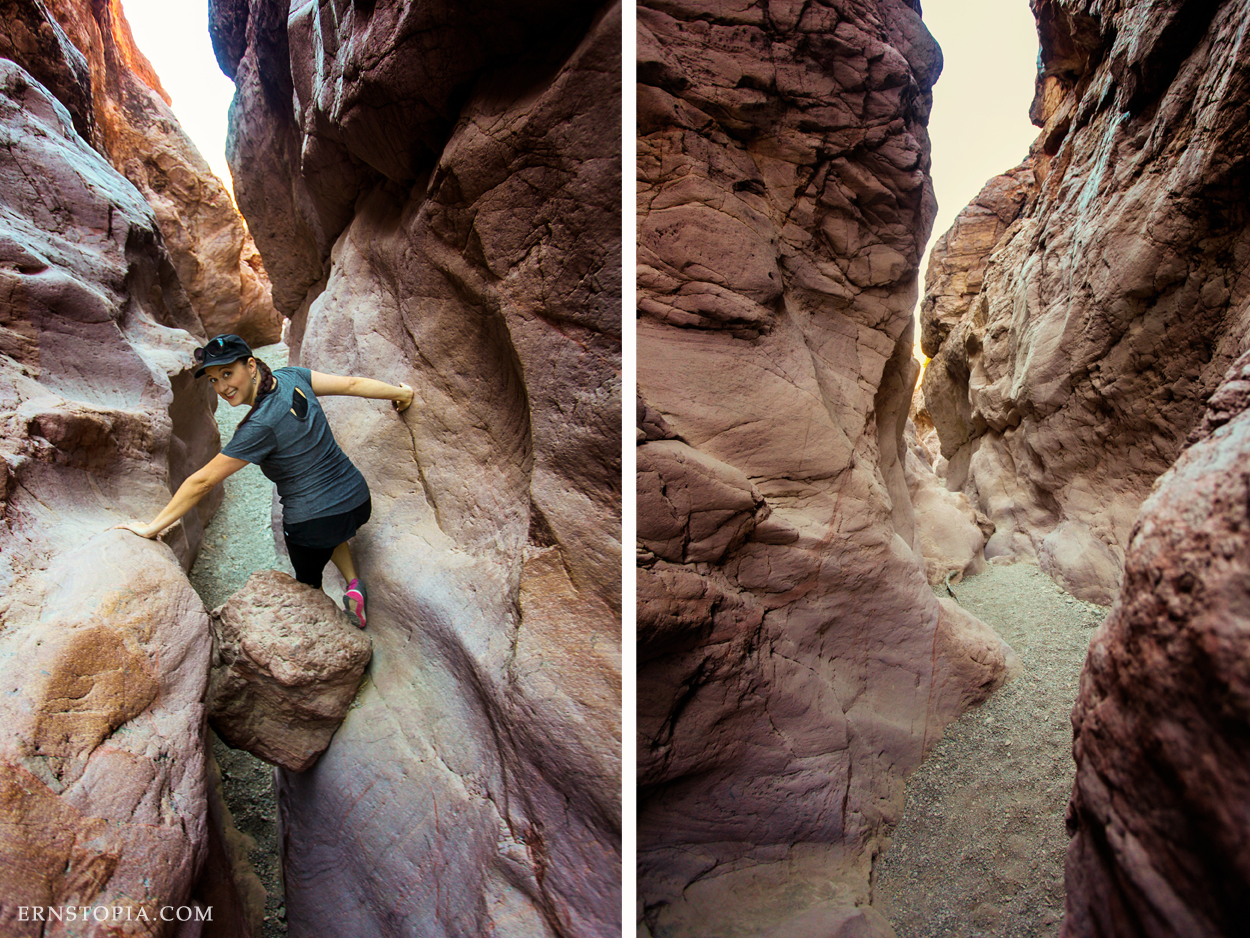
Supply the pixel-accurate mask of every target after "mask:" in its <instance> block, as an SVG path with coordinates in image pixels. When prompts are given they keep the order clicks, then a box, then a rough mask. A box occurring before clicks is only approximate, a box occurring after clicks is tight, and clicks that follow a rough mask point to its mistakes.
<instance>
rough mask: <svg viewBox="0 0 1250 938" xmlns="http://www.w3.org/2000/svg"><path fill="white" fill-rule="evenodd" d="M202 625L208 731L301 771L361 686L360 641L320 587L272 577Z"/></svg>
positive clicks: (256, 577) (255, 577) (254, 580)
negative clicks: (208, 642)
mask: <svg viewBox="0 0 1250 938" xmlns="http://www.w3.org/2000/svg"><path fill="white" fill-rule="evenodd" d="M210 619H211V623H212V629H213V671H212V677H211V679H210V681H209V685H208V696H207V697H206V698H205V703H206V706H207V707H208V721H209V725H210V726H212V728H213V730H214V731H215V732H216V733H217V735H218V736H220V737H221V738H222V739H223V740H224V741H225V742H226V743H228V744H229V745H231V746H233V747H234V748H235V749H246V750H247V751H248V752H250V753H251V754H252V755H254V756H259V757H260V758H262V759H264V760H266V761H267V762H272V763H274V764H275V765H280V766H282V767H283V768H286V769H290V770H291V771H292V772H302V771H304V770H305V769H307V768H308V767H309V766H310V765H312V764H313V763H314V762H316V761H317V757H318V756H319V755H321V753H322V752H324V751H325V748H326V747H327V746H328V745H330V737H332V736H333V735H334V731H335V730H336V729H338V726H339V724H340V723H342V722H343V717H345V716H346V715H347V708H348V706H349V705H350V704H351V702H352V698H353V697H355V696H356V691H357V689H358V688H359V687H360V684H361V682H362V681H363V680H364V676H365V667H366V665H368V663H369V657H370V654H371V653H372V651H371V643H370V641H369V638H368V636H367V635H365V634H364V633H363V632H362V631H360V630H359V629H358V628H356V626H355V625H353V624H351V623H349V622H348V620H347V617H346V615H345V614H344V613H343V610H342V609H340V608H339V607H338V606H336V605H335V604H334V601H333V600H332V599H330V597H329V596H327V595H326V594H325V593H324V592H323V591H322V590H314V589H312V588H311V587H308V586H304V585H302V584H300V583H297V582H296V581H295V579H294V577H291V576H289V575H287V574H285V573H281V572H279V571H277V570H262V571H260V572H257V573H253V574H252V576H251V577H250V578H248V581H247V583H246V584H245V585H244V586H243V588H242V589H240V590H239V591H238V592H237V593H235V594H234V595H233V596H231V597H230V598H229V599H228V600H227V601H226V602H225V604H223V605H222V606H219V607H218V608H216V609H214V610H213V612H212V614H211V616H210Z"/></svg>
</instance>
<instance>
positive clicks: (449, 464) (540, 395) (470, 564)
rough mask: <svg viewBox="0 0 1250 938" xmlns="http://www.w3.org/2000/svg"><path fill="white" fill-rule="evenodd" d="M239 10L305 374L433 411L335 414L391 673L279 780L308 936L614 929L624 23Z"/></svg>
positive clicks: (233, 13) (252, 133)
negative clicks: (363, 514) (363, 521)
mask: <svg viewBox="0 0 1250 938" xmlns="http://www.w3.org/2000/svg"><path fill="white" fill-rule="evenodd" d="M211 15H212V18H213V22H214V23H215V24H216V25H215V27H214V29H215V31H216V35H217V37H218V39H217V43H218V48H219V50H220V53H221V57H222V59H223V62H224V64H226V65H227V67H228V68H230V69H231V71H232V73H233V74H234V76H235V81H236V87H237V89H238V92H237V95H236V98H235V103H234V106H233V109H232V127H233V128H234V130H233V134H232V137H231V140H230V142H229V149H230V159H231V165H232V166H233V167H234V175H235V180H236V191H237V193H238V196H239V205H240V208H241V209H242V211H243V213H244V215H245V216H246V217H247V218H248V220H249V224H250V226H251V229H252V231H253V233H254V234H255V237H256V240H257V243H258V244H259V245H260V247H261V249H262V250H263V251H264V254H265V261H266V265H267V268H268V270H269V271H270V274H271V275H272V277H273V283H274V296H275V301H276V302H277V304H278V306H279V307H280V308H282V309H284V310H287V311H289V312H290V313H291V315H292V321H291V328H290V331H289V344H290V347H291V353H292V360H293V362H296V363H298V364H301V365H304V366H306V367H310V368H314V369H316V370H318V371H323V372H331V373H335V374H358V375H367V376H370V377H375V378H379V379H381V380H384V381H387V382H390V383H394V384H397V383H399V382H401V381H402V382H405V383H407V384H408V385H410V386H411V387H413V388H414V390H415V392H416V400H415V402H414V404H413V405H412V407H411V408H410V409H409V410H408V411H406V412H404V414H402V415H399V416H397V415H396V413H395V412H394V410H393V409H391V408H390V407H389V405H387V404H386V403H385V402H375V401H364V400H359V399H353V398H327V399H326V400H325V401H324V406H325V410H326V413H327V416H328V418H329V420H330V423H331V424H332V425H333V427H334V430H335V433H336V435H337V438H338V440H339V442H340V444H341V445H342V446H343V448H344V450H345V451H346V452H347V454H348V455H349V456H350V457H351V459H352V460H353V461H354V462H355V463H356V464H357V465H358V466H359V467H360V469H361V471H362V472H363V474H364V475H365V477H366V479H367V480H368V482H369V485H370V487H371V489H372V493H373V506H374V507H373V518H372V519H371V520H370V522H369V524H367V525H365V526H364V527H363V528H362V529H361V530H360V532H359V533H358V534H357V536H356V538H355V539H354V541H353V542H352V550H353V552H354V555H355V557H356V565H357V569H358V571H359V573H360V576H361V578H362V579H363V580H364V581H365V582H366V583H368V586H369V594H370V595H369V602H370V608H369V635H370V636H371V638H372V639H373V642H374V651H373V654H374V658H373V663H372V664H371V665H370V681H369V683H368V685H367V686H366V687H365V688H364V690H363V691H362V692H361V694H360V695H359V698H358V703H357V709H354V710H352V712H351V714H350V715H349V717H348V719H347V720H346V721H345V722H344V723H343V725H342V726H341V727H340V729H339V731H338V732H337V733H336V735H335V736H334V739H333V741H332V743H331V745H330V747H329V749H327V750H326V752H325V753H324V754H323V755H322V756H321V758H320V759H319V760H318V762H317V764H316V765H315V766H314V767H313V768H312V769H310V770H308V771H306V772H304V773H300V774H295V773H290V772H287V771H285V770H283V771H280V772H279V773H278V778H279V783H278V786H279V787H278V794H279V802H280V808H281V811H282V818H283V834H284V838H285V840H284V850H285V856H284V861H285V868H284V882H285V886H286V903H287V905H286V907H287V919H288V924H289V929H290V934H291V935H292V936H299V935H307V936H316V938H329V936H338V935H341V936H343V938H348V936H350V938H355V936H357V935H361V934H369V935H377V936H380V938H386V936H396V938H398V936H401V935H408V934H413V933H425V932H434V931H441V932H447V933H464V934H499V935H510V936H522V935H525V936H528V935H544V936H545V935H551V934H559V935H571V936H586V938H589V936H598V935H602V934H614V933H616V932H618V931H619V930H620V927H621V923H620V888H621V886H620V882H621V877H620V830H621V817H620V772H621V767H620V712H621V697H620V613H621V597H620V517H619V515H620V485H621V482H620V442H621V440H620V406H621V404H620V385H621V358H620V339H621V322H620V256H621V245H620V232H621V227H620V225H621V218H620V186H621V165H620V72H621V63H620V7H619V6H618V5H616V4H613V3H603V4H598V3H597V4H590V5H587V4H578V3H573V2H568V0H555V2H552V0H527V2H525V3H522V4H519V5H518V4H516V3H498V2H490V3H484V4H473V5H463V4H462V5H459V6H457V5H455V4H446V3H416V2H401V3H391V4H380V3H379V4H360V3H346V2H339V0H334V2H332V3H328V4H320V5H318V4H301V5H296V6H295V7H292V9H291V10H290V16H289V17H288V15H287V10H286V8H285V7H282V8H278V7H276V6H275V5H274V4H271V3H265V2H259V0H254V2H252V3H251V4H250V6H249V7H248V9H247V11H246V14H244V12H243V9H242V5H241V4H239V3H237V2H233V0H231V2H224V0H223V2H215V3H214V4H213V6H212V14H211ZM327 579H328V581H332V582H334V581H333V575H330V576H328V577H327ZM345 826H346V827H347V828H348V829H350V831H351V836H350V837H344V836H342V832H343V830H344V829H345ZM397 832H399V833H397ZM397 882H398V883H404V884H406V887H408V888H405V889H402V890H396V889H395V888H394V884H395V883H397Z"/></svg>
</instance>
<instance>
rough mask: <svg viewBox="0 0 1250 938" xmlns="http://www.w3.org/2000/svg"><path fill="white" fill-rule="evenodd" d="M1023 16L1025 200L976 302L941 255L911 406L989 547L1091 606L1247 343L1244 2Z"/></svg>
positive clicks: (1108, 590)
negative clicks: (1159, 481) (916, 405)
mask: <svg viewBox="0 0 1250 938" xmlns="http://www.w3.org/2000/svg"><path fill="white" fill-rule="evenodd" d="M1035 9H1036V12H1037V15H1038V18H1039V33H1040V35H1041V36H1042V72H1041V76H1040V78H1039V83H1038V95H1037V98H1036V100H1035V101H1034V108H1033V114H1032V116H1033V117H1034V120H1035V121H1036V122H1037V123H1038V125H1039V126H1041V127H1042V132H1041V134H1040V136H1039V137H1038V140H1037V142H1036V144H1035V145H1034V147H1033V154H1032V158H1033V166H1034V170H1035V173H1036V176H1037V190H1036V194H1035V195H1034V196H1032V197H1031V198H1030V201H1029V203H1028V207H1027V208H1026V209H1025V210H1024V212H1023V213H1022V214H1021V216H1020V217H1019V218H1018V219H1017V220H1016V221H1015V222H1014V223H1012V225H1011V227H1010V228H1008V229H1007V230H1006V231H1005V232H1004V233H1003V236H1002V238H1001V241H1000V243H998V244H997V245H996V247H995V249H994V251H993V253H992V255H990V256H989V257H988V260H987V261H986V262H985V272H984V274H983V275H982V279H983V285H982V287H981V289H980V292H979V293H976V294H975V299H973V297H972V296H971V295H968V294H965V295H964V299H963V300H958V298H957V294H958V292H959V289H958V287H957V285H953V284H955V282H956V281H957V280H958V271H959V270H960V269H963V268H966V267H967V266H968V258H967V257H964V258H963V259H960V260H959V261H958V263H954V262H953V261H944V260H942V259H935V261H934V265H935V269H936V270H937V271H939V272H943V271H944V273H940V274H939V276H938V277H937V279H936V280H935V281H934V285H935V286H934V288H935V290H937V294H935V296H934V297H933V302H932V304H930V303H928V301H927V305H926V308H927V309H933V310H936V309H937V307H938V306H948V307H949V309H950V312H949V313H942V314H941V316H938V317H936V318H934V320H933V322H934V326H933V328H932V329H931V330H929V331H927V332H926V335H925V342H926V351H928V352H929V353H930V354H933V355H934V358H933V361H932V363H931V364H930V366H929V368H928V370H927V371H926V376H925V394H926V399H927V401H928V406H929V411H930V413H931V414H932V417H933V420H934V423H935V424H936V425H937V428H938V432H939V434H940V435H941V439H942V451H943V455H944V456H946V457H947V458H948V459H949V460H950V467H949V469H948V471H947V476H946V478H947V483H948V485H949V486H950V487H952V488H954V489H957V490H960V491H963V492H965V493H966V494H967V495H968V496H969V498H970V499H971V501H972V503H973V505H974V506H975V507H976V508H978V509H979V510H981V511H984V512H985V513H986V514H987V515H989V517H990V518H991V520H992V521H993V522H994V523H995V525H996V528H997V529H996V532H995V534H994V536H993V537H992V538H991V540H990V542H989V544H988V545H987V548H986V552H987V554H988V555H989V556H991V557H992V556H1011V557H1032V558H1036V560H1037V561H1038V563H1039V564H1040V565H1041V566H1042V568H1043V569H1044V570H1045V571H1046V572H1048V573H1049V574H1050V575H1051V576H1053V577H1054V578H1055V579H1056V580H1057V581H1058V582H1059V583H1060V584H1061V585H1062V586H1063V587H1064V588H1065V589H1067V590H1069V591H1070V592H1072V593H1074V594H1075V595H1076V596H1078V597H1080V598H1082V599H1086V600H1091V601H1095V602H1100V603H1104V604H1105V603H1109V602H1110V601H1111V599H1112V598H1113V597H1114V596H1115V595H1116V592H1117V590H1118V587H1119V582H1120V572H1121V569H1122V564H1123V560H1124V552H1125V549H1126V547H1127V545H1128V539H1129V532H1130V530H1131V529H1132V526H1133V523H1134V519H1135V518H1136V516H1137V511H1138V508H1139V507H1140V505H1141V503H1142V500H1143V499H1144V498H1145V497H1146V495H1147V493H1148V492H1149V490H1150V486H1151V484H1152V483H1153V481H1154V480H1155V478H1157V477H1158V476H1159V474H1160V473H1162V472H1163V471H1164V470H1165V469H1167V467H1168V466H1169V465H1170V464H1171V463H1172V462H1173V461H1174V460H1175V459H1176V457H1177V456H1178V454H1179V453H1180V450H1181V447H1182V444H1183V442H1184V440H1185V437H1186V435H1187V434H1188V432H1189V430H1190V429H1191V428H1192V427H1193V426H1194V424H1195V423H1196V422H1197V421H1198V419H1199V418H1200V416H1201V412H1202V405H1203V401H1204V399H1205V398H1206V397H1207V396H1208V395H1209V394H1210V393H1211V391H1212V390H1213V389H1214V388H1215V386H1216V384H1217V383H1218V381H1219V380H1220V377H1221V375H1222V374H1223V373H1224V371H1225V370H1226V368H1227V367H1228V365H1229V363H1230V362H1231V361H1232V360H1233V359H1234V358H1235V357H1236V356H1237V355H1238V354H1239V352H1241V351H1242V350H1244V347H1245V341H1246V336H1247V334H1248V333H1250V317H1248V315H1247V309H1248V306H1247V303H1246V300H1247V296H1248V295H1250V280H1248V279H1247V275H1246V273H1245V272H1246V270H1247V269H1248V268H1247V263H1246V258H1247V256H1250V255H1248V252H1250V229H1248V228H1247V225H1246V223H1245V221H1244V219H1243V217H1242V210H1241V205H1242V204H1243V203H1244V201H1245V192H1244V189H1245V186H1244V184H1243V178H1244V173H1243V172H1242V169H1243V162H1244V160H1243V157H1242V155H1241V154H1244V153H1246V152H1247V139H1246V137H1247V134H1248V133H1250V129H1248V126H1247V123H1246V121H1245V120H1244V117H1243V115H1242V103H1243V102H1244V100H1245V99H1246V97H1247V96H1250V90H1248V89H1247V88H1246V87H1245V80H1244V76H1243V72H1244V68H1245V63H1246V56H1247V55H1248V54H1250V53H1247V51H1246V48H1245V46H1244V44H1243V43H1242V42H1241V41H1240V39H1239V37H1240V35H1241V32H1240V30H1241V24H1242V18H1243V16H1244V14H1245V10H1244V7H1243V6H1242V5H1241V4H1239V3H1234V4H1221V5H1218V6H1216V5H1212V4H1203V3H1198V2H1185V3H1176V4H1165V3H1161V2H1149V3H1140V4H1131V5H1128V6H1120V5H1116V4H1110V3H1102V2H1095V3H1076V2H1068V0H1046V2H1038V3H1037V4H1036V5H1035ZM1018 173H1019V171H1018V170H1016V171H1013V174H1017V175H1018ZM1003 184H1004V185H1005V183H1003ZM993 185H994V184H992V185H991V188H993ZM1000 187H1001V186H1000ZM984 217H985V213H984V210H983V208H982V207H977V208H975V209H974V210H973V211H971V212H970V213H966V214H965V216H963V221H961V222H960V223H957V226H956V229H957V231H958V229H959V227H960V225H965V224H966V223H969V222H971V221H975V220H976V219H977V218H984ZM999 220H1000V221H1001V220H1002V219H1001V218H1000V219H999ZM987 230H988V229H987ZM995 230H997V226H996V227H995ZM954 237H955V235H952V239H954ZM988 237H989V236H988V235H987V237H986V239H985V241H988ZM949 247H950V244H949V243H948V248H949ZM964 253H965V254H967V255H974V254H975V252H974V251H972V250H971V249H968V250H967V251H965V252H964ZM952 264H953V266H952ZM979 266H980V265H979V262H974V263H973V265H972V268H969V269H973V268H978V267H979ZM967 286H968V290H969V293H975V291H974V290H973V286H974V281H969V282H968V284H967ZM956 300H958V301H956ZM964 302H967V303H968V304H969V305H968V311H967V312H966V313H965V314H963V316H962V318H961V319H959V321H958V323H957V324H953V325H951V326H950V331H949V334H947V335H946V337H945V339H942V338H941V330H942V329H944V328H946V325H948V324H950V323H951V321H952V320H953V319H954V317H955V316H956V315H957V314H958V309H959V308H960V306H961V304H962V303H964ZM939 321H940V323H941V325H940V328H939V325H938V323H939ZM936 341H940V342H941V346H940V348H938V349H934V348H932V343H933V342H936Z"/></svg>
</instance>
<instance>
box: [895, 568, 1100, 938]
mask: <svg viewBox="0 0 1250 938" xmlns="http://www.w3.org/2000/svg"><path fill="white" fill-rule="evenodd" d="M935 591H936V592H938V593H939V595H946V590H945V588H944V587H942V586H938V587H937V588H936V589H935ZM952 591H953V593H954V595H955V597H956V599H957V601H958V602H959V603H960V604H961V605H962V606H963V607H964V608H965V609H967V610H968V611H969V612H971V613H972V614H973V615H975V616H977V617H978V618H980V619H981V620H982V621H984V622H986V623H988V624H989V625H990V626H992V627H993V628H994V629H995V630H996V631H997V632H998V634H999V635H1001V636H1002V637H1003V638H1004V639H1005V640H1006V641H1007V643H1008V644H1009V645H1011V647H1012V648H1014V649H1015V651H1016V654H1018V655H1019V656H1020V660H1021V664H1022V667H1021V670H1020V672H1019V673H1018V674H1017V675H1016V677H1015V678H1014V679H1013V680H1012V681H1011V682H1009V683H1008V684H1007V685H1006V686H1005V687H1004V688H1003V689H1002V690H1000V691H999V692H998V693H996V694H995V695H994V696H993V697H991V698H990V700H988V701H987V702H986V703H985V704H983V705H982V706H980V707H978V708H975V709H973V710H970V711H969V712H968V713H965V714H964V715H963V716H962V717H960V719H959V720H957V721H956V722H955V723H954V724H952V725H951V726H949V727H947V730H946V733H945V735H944V737H943V738H942V740H941V741H940V742H939V743H938V744H937V746H936V747H935V748H934V750H933V752H932V753H931V754H930V755H929V757H928V758H927V759H926V760H925V761H924V762H923V763H922V764H921V766H920V768H919V769H917V770H916V772H915V774H913V775H912V776H911V778H910V779H908V782H907V795H906V805H905V807H904V810H903V819H902V821H901V822H900V823H899V825H898V827H897V828H896V829H895V831H894V835H893V838H892V841H893V842H892V845H891V846H890V847H889V849H888V850H886V851H885V853H884V854H883V855H882V857H881V858H880V860H879V861H878V864H877V868H876V875H875V880H876V881H875V886H874V899H873V904H874V906H875V907H876V908H877V909H878V911H880V912H881V913H882V914H883V915H885V916H886V918H887V919H889V921H890V923H891V924H892V925H893V926H894V929H895V931H896V932H897V933H898V938H939V936H940V938H1054V936H1057V935H1058V934H1059V927H1060V921H1061V919H1062V917H1063V905H1064V886H1063V864H1064V854H1065V852H1066V850H1067V844H1068V836H1067V833H1066V831H1065V829H1064V813H1065V811H1066V809H1067V804H1068V795H1069V792H1070V790H1071V787H1072V779H1073V774H1074V766H1073V762H1072V725H1071V722H1070V715H1071V712H1072V705H1073V703H1074V702H1075V700H1076V694H1077V687H1078V681H1079V678H1080V673H1081V667H1082V665H1083V664H1084V662H1085V654H1086V651H1087V649H1088V647H1089V640H1090V638H1091V637H1092V635H1093V630H1094V629H1095V628H1096V627H1097V626H1099V625H1100V624H1101V623H1102V621H1103V619H1104V618H1105V617H1106V615H1107V612H1108V610H1107V609H1106V608H1104V607H1102V606H1097V605H1094V604H1092V603H1086V602H1082V601H1080V600H1078V599H1075V598H1074V597H1072V596H1071V595H1069V594H1067V593H1065V592H1063V591H1062V590H1061V589H1060V588H1059V587H1058V586H1057V585H1056V584H1055V582H1054V581H1053V580H1052V579H1050V577H1048V576H1046V574H1044V573H1042V572H1041V571H1040V570H1039V569H1038V568H1037V567H1036V566H1035V565H1033V564H1030V563H1016V564H1010V565H999V564H991V565H990V566H989V568H988V569H987V570H986V572H984V573H982V574H980V575H978V576H975V577H971V578H969V579H967V580H964V581H963V582H962V583H956V584H953V586H952Z"/></svg>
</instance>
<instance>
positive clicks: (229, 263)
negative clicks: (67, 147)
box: [0, 0, 282, 345]
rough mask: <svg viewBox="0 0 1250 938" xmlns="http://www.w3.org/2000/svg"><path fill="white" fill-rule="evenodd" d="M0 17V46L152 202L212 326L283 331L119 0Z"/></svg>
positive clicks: (268, 338)
mask: <svg viewBox="0 0 1250 938" xmlns="http://www.w3.org/2000/svg"><path fill="white" fill-rule="evenodd" d="M0 16H2V17H3V19H4V22H5V26H4V28H3V29H0V55H3V56H4V57H6V58H10V59H12V60H14V61H16V62H17V63H19V64H20V65H22V67H23V68H25V69H27V70H28V71H29V72H30V73H31V74H32V75H34V76H35V78H37V79H38V80H39V81H40V82H41V83H42V84H44V85H45V86H46V87H47V88H48V89H49V90H51V91H52V93H53V94H54V95H55V96H56V97H57V98H58V99H59V100H60V101H61V102H62V103H63V104H64V105H65V106H66V107H67V108H69V110H70V112H71V114H72V115H73V117H74V126H75V128H76V129H77V130H78V132H79V134H80V135H81V136H82V137H83V139H84V140H86V141H87V142H88V143H90V144H91V145H92V146H93V147H95V149H96V150H98V151H99V152H100V153H102V154H103V155H104V156H105V157H106V158H107V159H108V160H109V161H110V162H111V163H112V164H113V166H114V167H115V168H116V169H117V170H119V171H120V172H121V173H122V174H123V175H125V176H126V178H127V179H129V180H130V182H131V183H132V184H133V185H134V186H135V187H136V188H137V189H138V190H139V191H140V192H142V193H143V195H144V197H145V198H146V199H147V200H148V202H149V204H151V206H152V209H153V211H154V212H155V213H156V220H157V224H158V225H159V227H160V231H161V235H162V237H163V239H164V241H165V246H166V248H167V249H168V251H169V256H170V259H171V260H172V261H173V265H174V269H175V270H176V271H177V272H178V277H179V280H180V281H181V283H182V286H183V289H184V290H185V291H186V293H187V296H188V298H189V299H190V301H191V306H192V308H193V309H194V310H195V312H196V315H197V316H198V317H199V318H200V321H201V322H202V323H203V325H204V329H205V330H206V331H207V332H208V334H209V335H210V336H211V335H215V334H217V333H219V332H234V333H237V334H239V335H241V336H243V337H244V338H245V339H247V340H248V341H249V342H252V343H253V344H254V345H265V344H269V343H271V342H276V341H278V340H279V338H280V337H281V333H282V315H281V314H280V313H278V312H277V311H276V310H275V309H274V307H273V301H272V299H271V296H270V286H269V279H268V275H267V274H266V273H265V268H264V265H263V263H262V262H261V260H260V255H259V253H258V252H257V250H256V247H255V245H254V244H253V243H252V240H251V236H250V235H249V234H248V232H247V228H246V226H245V225H244V224H243V220H242V218H241V217H240V216H239V213H238V210H237V209H236V208H235V207H234V203H233V201H232V200H231V198H230V195H229V194H228V193H227V192H226V190H225V188H224V187H223V186H222V183H221V181H220V180H219V179H217V178H216V177H215V176H214V175H213V173H212V170H210V169H209V167H208V164H207V163H206V162H205V161H204V158H203V157H202V156H201V155H200V153H199V151H198V150H197V149H196V148H195V144H193V143H192V142H191V138H190V137H188V136H187V135H186V132H185V131H183V129H182V127H181V126H180V125H179V123H178V120H177V118H176V117H174V114H173V112H172V111H171V110H170V109H169V96H168V95H167V94H166V93H165V90H164V89H163V88H162V87H161V83H160V79H159V78H158V77H157V75H156V73H155V71H153V69H152V66H151V64H150V63H149V62H148V60H147V58H146V57H145V56H144V55H143V53H142V52H141V51H139V49H138V47H136V45H135V41H134V37H133V36H132V35H131V32H130V25H129V24H128V23H127V22H126V17H125V14H124V13H123V12H122V4H121V0H104V2H92V0H2V2H0ZM66 47H68V49H67V48H66ZM71 50H72V51H71Z"/></svg>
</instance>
